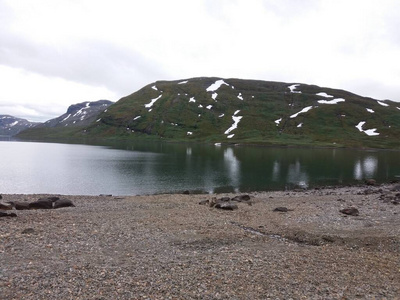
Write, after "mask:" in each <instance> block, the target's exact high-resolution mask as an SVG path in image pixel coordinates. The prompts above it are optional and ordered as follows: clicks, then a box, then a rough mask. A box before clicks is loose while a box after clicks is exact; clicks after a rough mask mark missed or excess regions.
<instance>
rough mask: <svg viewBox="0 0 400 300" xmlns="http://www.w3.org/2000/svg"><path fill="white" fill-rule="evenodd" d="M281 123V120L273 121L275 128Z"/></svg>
mask: <svg viewBox="0 0 400 300" xmlns="http://www.w3.org/2000/svg"><path fill="white" fill-rule="evenodd" d="M281 121H282V118H280V119H278V120H275V121H274V122H275V123H276V126H278V125H279V123H280V122H281Z"/></svg>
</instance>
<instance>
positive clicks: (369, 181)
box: [365, 178, 376, 185]
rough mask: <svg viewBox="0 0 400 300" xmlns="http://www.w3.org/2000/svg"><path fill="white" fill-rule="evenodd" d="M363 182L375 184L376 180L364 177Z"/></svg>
mask: <svg viewBox="0 0 400 300" xmlns="http://www.w3.org/2000/svg"><path fill="white" fill-rule="evenodd" d="M365 184H366V185H375V184H376V180H375V179H372V178H370V179H365Z"/></svg>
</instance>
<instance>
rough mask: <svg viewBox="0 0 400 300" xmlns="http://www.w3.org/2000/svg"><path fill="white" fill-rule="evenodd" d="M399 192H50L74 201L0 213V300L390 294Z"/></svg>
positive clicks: (397, 252) (397, 265)
mask: <svg viewBox="0 0 400 300" xmlns="http://www.w3.org/2000/svg"><path fill="white" fill-rule="evenodd" d="M399 193H400V187H399V185H398V184H397V185H396V184H387V185H380V186H356V187H355V186H353V187H340V188H324V189H315V190H298V191H277V192H262V193H252V194H249V195H250V196H251V199H250V200H247V201H243V202H236V204H237V206H238V209H235V210H222V209H218V208H215V207H211V206H210V205H208V204H207V203H206V202H207V200H208V202H212V199H213V198H214V197H215V198H217V199H218V198H222V197H230V198H232V197H234V196H236V195H232V194H221V195H183V194H182V195H178V194H173V195H169V194H166V195H148V196H123V197H116V196H107V195H103V196H68V195H62V196H59V197H62V198H67V199H70V200H71V201H73V203H74V204H75V207H67V208H59V209H46V210H45V209H43V210H40V209H38V210H12V211H7V212H14V213H16V214H17V217H1V218H0V261H1V265H0V299H400V205H398V203H399V200H400V194H399ZM48 196H50V195H3V199H2V200H1V201H2V202H3V203H4V202H7V201H28V202H32V201H34V200H37V199H38V198H41V197H48ZM52 196H54V195H52ZM200 202H203V203H205V205H199V203H200ZM278 207H280V208H281V209H278V211H274V210H275V209H276V208H278ZM346 208H356V209H357V210H358V215H346V214H344V213H342V212H340V210H342V209H346ZM279 210H280V211H279Z"/></svg>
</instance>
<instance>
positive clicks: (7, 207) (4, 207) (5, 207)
mask: <svg viewBox="0 0 400 300" xmlns="http://www.w3.org/2000/svg"><path fill="white" fill-rule="evenodd" d="M0 209H2V210H11V209H13V206H12V205H11V204H10V203H0Z"/></svg>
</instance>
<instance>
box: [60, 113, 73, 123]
mask: <svg viewBox="0 0 400 300" xmlns="http://www.w3.org/2000/svg"><path fill="white" fill-rule="evenodd" d="M70 116H71V114H68V116H66V117H65V118H64V119H62V120H61V121H60V123H62V122H64V121H66V120H67V119H68V118H69V117H70Z"/></svg>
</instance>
